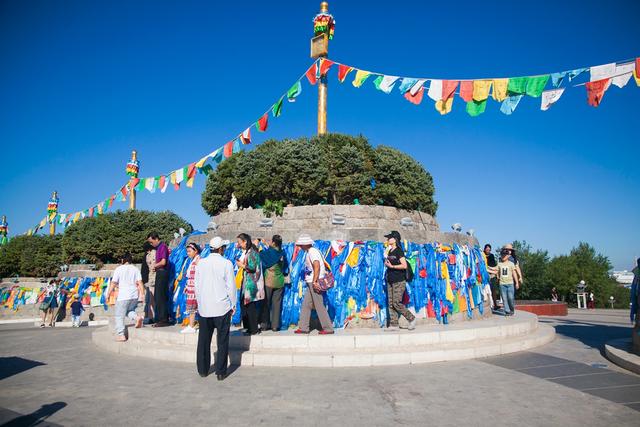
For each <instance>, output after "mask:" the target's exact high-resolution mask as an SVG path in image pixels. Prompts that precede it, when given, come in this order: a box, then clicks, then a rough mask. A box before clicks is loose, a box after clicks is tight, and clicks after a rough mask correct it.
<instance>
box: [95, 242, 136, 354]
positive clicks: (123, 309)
mask: <svg viewBox="0 0 640 427" xmlns="http://www.w3.org/2000/svg"><path fill="white" fill-rule="evenodd" d="M116 286H117V287H118V298H117V299H116V313H115V322H116V341H119V342H124V341H126V340H127V337H126V336H125V334H124V331H125V327H124V318H125V317H128V318H130V319H131V320H134V321H135V322H136V328H140V327H142V321H143V320H144V319H143V317H142V316H140V315H139V314H136V307H137V306H138V302H143V299H144V288H143V284H142V275H141V274H140V270H139V269H138V267H136V266H135V265H133V264H132V259H131V254H129V253H126V254H124V256H123V257H122V265H121V266H119V267H118V268H116V269H115V271H114V272H113V277H112V278H111V283H110V284H109V288H108V289H107V293H106V294H104V299H105V301H106V300H107V299H108V298H109V294H111V292H112V291H113V289H114V288H115V287H116Z"/></svg>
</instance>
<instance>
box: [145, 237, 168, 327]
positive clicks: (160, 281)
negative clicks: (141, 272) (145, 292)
mask: <svg viewBox="0 0 640 427" xmlns="http://www.w3.org/2000/svg"><path fill="white" fill-rule="evenodd" d="M147 241H148V242H149V243H151V246H153V247H154V248H155V250H156V259H155V263H154V264H153V266H152V268H151V270H150V271H152V272H155V274H156V281H155V290H154V302H155V311H156V312H155V323H154V324H153V326H154V327H165V326H170V325H171V324H170V323H169V307H168V303H169V248H168V247H167V245H166V243H164V242H163V241H161V240H160V236H159V235H158V233H156V232H153V233H149V235H148V236H147Z"/></svg>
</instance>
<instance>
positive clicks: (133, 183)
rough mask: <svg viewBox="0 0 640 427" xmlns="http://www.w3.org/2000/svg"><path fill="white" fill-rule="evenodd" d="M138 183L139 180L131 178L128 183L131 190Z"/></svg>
mask: <svg viewBox="0 0 640 427" xmlns="http://www.w3.org/2000/svg"><path fill="white" fill-rule="evenodd" d="M139 182H140V178H131V181H130V184H131V188H135V187H136V185H138V183H139Z"/></svg>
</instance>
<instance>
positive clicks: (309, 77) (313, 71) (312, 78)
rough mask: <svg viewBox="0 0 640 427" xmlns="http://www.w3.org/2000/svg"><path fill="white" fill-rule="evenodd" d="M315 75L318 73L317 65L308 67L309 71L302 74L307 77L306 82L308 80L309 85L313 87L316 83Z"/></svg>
mask: <svg viewBox="0 0 640 427" xmlns="http://www.w3.org/2000/svg"><path fill="white" fill-rule="evenodd" d="M317 73H318V67H317V64H315V63H314V64H313V65H311V67H309V69H308V70H307V72H306V73H304V75H305V76H307V80H309V83H311V84H312V85H314V84H316V83H317V82H318V77H317Z"/></svg>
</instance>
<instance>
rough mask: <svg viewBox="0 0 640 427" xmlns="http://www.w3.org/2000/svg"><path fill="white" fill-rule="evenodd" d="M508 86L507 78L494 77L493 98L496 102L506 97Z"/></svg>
mask: <svg viewBox="0 0 640 427" xmlns="http://www.w3.org/2000/svg"><path fill="white" fill-rule="evenodd" d="M508 86H509V79H495V80H494V81H493V94H492V96H493V99H494V100H495V101H498V102H502V101H504V100H505V99H507V87H508Z"/></svg>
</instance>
